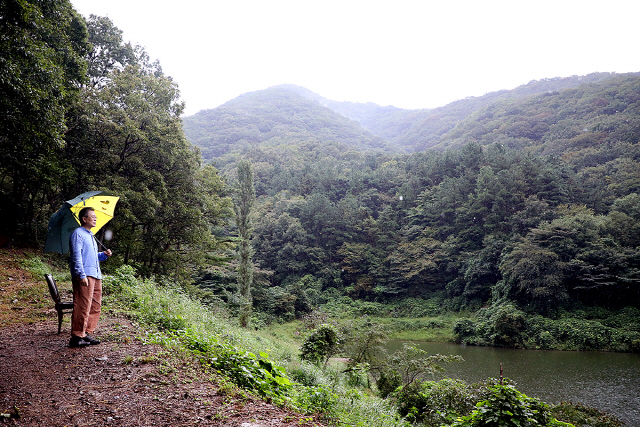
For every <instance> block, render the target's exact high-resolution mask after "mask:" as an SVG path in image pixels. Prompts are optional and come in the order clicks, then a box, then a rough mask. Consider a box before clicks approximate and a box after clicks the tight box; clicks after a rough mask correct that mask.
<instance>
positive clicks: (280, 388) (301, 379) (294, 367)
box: [103, 266, 407, 427]
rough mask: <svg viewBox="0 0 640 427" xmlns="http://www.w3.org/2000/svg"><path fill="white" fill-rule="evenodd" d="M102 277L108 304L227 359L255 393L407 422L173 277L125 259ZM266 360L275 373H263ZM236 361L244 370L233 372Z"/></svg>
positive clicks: (370, 419) (196, 349) (374, 420)
mask: <svg viewBox="0 0 640 427" xmlns="http://www.w3.org/2000/svg"><path fill="white" fill-rule="evenodd" d="M103 285H104V286H103V287H104V302H105V309H107V310H111V311H113V312H126V313H127V314H128V315H130V316H133V317H134V318H135V319H137V321H138V322H140V323H141V324H142V325H144V326H145V327H146V328H147V329H148V330H149V331H150V332H149V336H153V339H155V340H156V342H162V343H164V344H166V345H173V346H182V349H185V350H188V351H192V352H193V354H195V355H199V356H201V357H204V358H205V360H209V361H211V363H212V364H214V366H225V369H224V370H222V371H221V374H223V375H225V374H229V375H230V377H231V379H232V380H233V381H235V382H236V383H237V384H238V385H240V386H246V387H248V388H250V389H251V388H252V391H254V392H257V394H264V395H266V396H268V397H270V398H271V400H273V401H276V402H281V403H282V404H285V405H289V406H291V407H293V408H295V409H298V410H301V411H303V412H308V413H317V412H321V413H323V414H324V416H325V419H326V420H328V421H330V422H335V423H336V424H338V423H339V424H340V425H341V426H371V427H399V426H406V425H407V423H406V421H404V420H401V419H399V418H398V416H397V412H396V409H395V408H393V407H391V406H390V405H389V404H388V403H387V402H385V401H384V400H382V399H379V398H377V397H373V396H370V395H369V394H367V393H366V392H365V391H364V390H358V389H356V388H355V387H352V386H350V385H349V384H348V381H347V379H346V378H345V377H344V376H343V375H342V373H341V371H342V369H341V368H339V367H335V366H334V367H329V368H327V369H322V368H319V367H316V366H314V365H310V364H307V363H302V362H300V361H299V360H298V356H297V354H298V351H297V348H296V347H295V346H293V345H292V343H291V342H290V341H286V340H282V339H278V338H277V337H275V336H269V334H265V333H257V332H255V331H251V330H248V329H243V328H240V327H239V326H237V325H235V324H234V322H233V319H230V318H229V317H228V316H227V315H226V313H225V311H224V310H223V309H216V308H215V307H214V308H212V307H210V306H207V305H205V304H203V303H202V302H200V301H198V300H196V299H193V298H190V297H189V295H187V294H186V292H184V291H183V290H182V289H181V288H180V287H178V286H176V285H172V284H171V283H167V282H160V281H157V280H153V279H146V280H140V279H137V278H136V277H135V272H134V270H133V269H132V268H131V267H128V266H123V267H121V268H119V269H118V270H117V271H116V272H115V273H114V274H113V275H110V276H108V277H105V279H104V282H103ZM224 358H227V360H223V359H224ZM216 364H218V365H216ZM238 364H239V365H242V366H237V365H238ZM258 364H259V366H260V367H261V368H260V369H257V368H256V366H258ZM265 366H266V367H267V368H266V370H267V371H269V372H270V373H269V372H267V373H266V374H265V372H264V370H265V369H262V368H264V367H265ZM236 367H237V368H238V369H237V372H239V374H238V375H235V376H234V372H235V371H234V368H236ZM280 367H283V368H282V371H279V369H281V368H280ZM247 370H248V371H251V372H252V378H253V377H256V376H258V375H264V377H263V378H262V379H258V380H257V382H254V383H252V382H250V381H246V380H247V378H246V377H243V376H242V375H243V374H242V373H243V372H245V371H247ZM280 372H282V374H281V378H278V375H280ZM284 372H286V373H284ZM288 380H291V385H290V386H289V385H287V382H288ZM269 381H271V384H266V383H268V382H269ZM265 382H266V383H265Z"/></svg>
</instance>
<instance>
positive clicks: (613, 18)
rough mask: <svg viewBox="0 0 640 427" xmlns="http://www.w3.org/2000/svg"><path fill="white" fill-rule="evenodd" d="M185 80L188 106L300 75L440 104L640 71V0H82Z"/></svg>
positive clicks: (347, 90)
mask: <svg viewBox="0 0 640 427" xmlns="http://www.w3.org/2000/svg"><path fill="white" fill-rule="evenodd" d="M72 3H73V5H74V7H75V8H76V10H78V12H80V13H81V14H82V15H84V16H85V17H88V16H89V15H90V14H95V15H99V16H107V17H109V18H110V19H111V20H112V21H113V23H114V24H115V26H117V27H118V28H120V29H121V30H122V31H123V32H124V34H123V36H124V40H125V41H130V42H132V43H133V44H139V45H141V46H144V47H145V49H146V50H147V52H148V53H149V55H150V57H151V59H152V60H154V59H158V60H159V61H160V64H161V66H162V68H163V71H164V73H165V74H167V75H169V76H171V77H173V79H174V80H175V81H176V82H177V83H178V85H179V87H180V90H181V93H182V99H183V100H184V101H185V102H186V111H185V114H186V115H191V114H195V113H197V112H198V111H200V110H203V109H208V108H215V107H217V106H219V105H221V104H223V103H225V102H227V101H229V100H231V99H233V98H235V97H237V96H238V95H241V94H243V93H246V92H251V91H255V90H261V89H266V88H268V87H270V86H274V85H278V84H283V83H291V84H296V85H299V86H303V87H306V88H307V89H310V90H312V91H314V92H316V93H318V94H320V95H321V96H324V97H326V98H329V99H333V100H337V101H354V102H374V103H376V104H379V105H394V106H396V107H400V108H409V109H417V108H434V107H439V106H442V105H445V104H447V103H449V102H452V101H455V100H457V99H461V98H465V97H467V96H481V95H484V94H485V93H488V92H492V91H495V90H500V89H512V88H515V87H517V86H519V85H522V84H526V83H528V82H530V81H531V80H539V79H543V78H550V77H567V76H571V75H584V74H589V73H592V72H604V71H613V72H618V73H625V72H634V71H640V55H638V52H637V49H638V41H639V40H640V38H639V37H638V26H637V11H638V6H637V3H636V0H607V1H602V0H601V1H591V2H587V1H584V0H579V1H576V0H553V1H549V0H539V1H524V0H509V1H496V0H468V1H467V0H458V1H456V0H438V1H433V0H422V1H419V0H411V1H408V0H407V1H405V0H387V1H379V0H337V1H336V0H322V1H315V0H314V1H311V0H181V1H175V0H174V1H167V0H72Z"/></svg>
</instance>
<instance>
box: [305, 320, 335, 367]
mask: <svg viewBox="0 0 640 427" xmlns="http://www.w3.org/2000/svg"><path fill="white" fill-rule="evenodd" d="M337 347H338V332H337V331H336V328H335V327H334V326H333V325H328V324H326V323H325V324H322V325H320V326H319V327H318V328H317V329H316V330H314V331H313V332H312V333H311V334H310V335H309V336H308V337H307V338H305V340H304V342H303V343H302V346H301V347H300V359H301V360H306V361H309V362H312V363H316V364H320V363H324V364H326V363H327V361H328V360H329V358H330V357H331V356H332V355H333V354H334V353H335V351H336V349H337Z"/></svg>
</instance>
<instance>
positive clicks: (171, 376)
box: [0, 319, 317, 427]
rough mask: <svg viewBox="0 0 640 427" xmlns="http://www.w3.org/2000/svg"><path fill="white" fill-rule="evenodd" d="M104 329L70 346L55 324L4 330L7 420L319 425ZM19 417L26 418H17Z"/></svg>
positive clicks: (116, 324)
mask: <svg viewBox="0 0 640 427" xmlns="http://www.w3.org/2000/svg"><path fill="white" fill-rule="evenodd" d="M133 329H134V328H133V326H132V325H131V324H130V323H129V322H127V321H125V320H123V319H115V320H114V319H111V320H108V321H107V322H106V323H104V322H103V325H102V327H101V330H100V333H98V334H96V336H98V337H99V338H101V339H103V343H102V344H100V345H97V346H90V347H87V348H81V349H73V348H69V347H68V346H67V344H68V338H69V337H68V331H67V333H62V334H60V335H57V334H56V332H57V331H56V323H55V322H54V321H50V322H44V323H39V324H35V325H30V326H28V327H27V328H26V330H23V331H17V328H3V329H0V372H1V376H0V412H1V413H4V414H8V415H9V416H11V417H12V418H9V419H7V418H1V419H2V420H4V422H5V423H7V424H14V425H20V426H169V425H170V426H188V425H212V426H242V427H259V426H294V425H295V426H303V425H308V426H311V425H317V424H316V423H313V422H311V420H309V419H308V418H307V417H303V416H300V415H296V414H291V413H287V412H286V411H283V410H282V409H280V408H277V407H274V406H271V405H268V404H266V403H264V402H262V401H259V400H254V399H249V398H244V397H243V396H242V393H238V392H237V390H236V391H234V390H235V389H234V387H231V386H228V387H225V388H223V389H221V388H220V387H218V386H216V385H214V384H213V383H212V382H211V381H209V380H208V378H206V375H205V377H203V372H202V371H201V370H200V369H199V368H198V367H197V366H192V367H189V366H188V364H187V365H186V366H185V365H183V366H178V367H175V366H171V363H167V360H164V357H163V355H162V354H159V352H160V349H159V348H158V347H155V346H149V345H144V344H143V343H141V342H140V341H138V340H135V339H134V338H133V335H132V334H130V333H129V331H132V330H133ZM18 414H19V416H20V418H16V416H17V415H18Z"/></svg>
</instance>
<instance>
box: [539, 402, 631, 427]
mask: <svg viewBox="0 0 640 427" xmlns="http://www.w3.org/2000/svg"><path fill="white" fill-rule="evenodd" d="M551 413H552V414H553V416H554V417H556V418H557V419H558V420H561V421H564V422H567V423H571V424H573V425H574V426H575V427H622V425H623V422H622V421H620V420H619V419H618V418H616V417H615V416H613V415H611V414H608V413H606V412H603V411H600V410H598V409H596V408H592V407H589V406H587V405H583V404H580V403H570V402H562V403H560V404H558V405H555V406H553V407H552V408H551Z"/></svg>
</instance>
